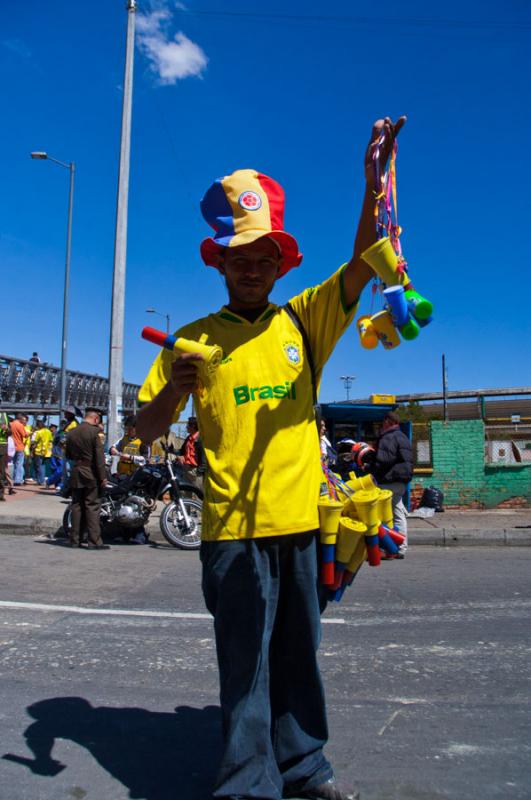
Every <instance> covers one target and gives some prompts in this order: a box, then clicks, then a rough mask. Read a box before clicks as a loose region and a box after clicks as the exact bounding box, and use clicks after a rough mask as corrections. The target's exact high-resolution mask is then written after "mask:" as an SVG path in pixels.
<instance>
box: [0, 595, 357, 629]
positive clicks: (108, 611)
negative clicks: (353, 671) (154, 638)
mask: <svg viewBox="0 0 531 800" xmlns="http://www.w3.org/2000/svg"><path fill="white" fill-rule="evenodd" d="M0 608H12V609H17V608H18V609H22V610H26V611H63V612H66V613H69V614H86V615H90V614H92V615H96V616H104V617H105V616H106V617H148V618H149V617H151V618H153V617H157V618H162V619H207V620H211V619H212V617H211V615H210V614H194V613H192V612H188V611H134V610H132V609H131V610H129V609H121V608H88V607H86V606H56V605H49V604H47V603H19V602H15V601H10V600H0ZM322 621H323V623H326V624H328V625H344V624H345V620H344V619H341V618H339V617H329V618H327V619H323V620H322Z"/></svg>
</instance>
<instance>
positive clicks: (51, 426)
mask: <svg viewBox="0 0 531 800" xmlns="http://www.w3.org/2000/svg"><path fill="white" fill-rule="evenodd" d="M52 428H57V425H56V424H55V422H52V424H51V425H50V430H51V429H52Z"/></svg>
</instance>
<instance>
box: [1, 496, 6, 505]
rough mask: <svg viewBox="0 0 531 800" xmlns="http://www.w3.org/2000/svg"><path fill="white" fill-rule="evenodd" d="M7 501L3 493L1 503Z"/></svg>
mask: <svg viewBox="0 0 531 800" xmlns="http://www.w3.org/2000/svg"><path fill="white" fill-rule="evenodd" d="M5 502H6V499H5V497H4V495H2V497H0V503H5Z"/></svg>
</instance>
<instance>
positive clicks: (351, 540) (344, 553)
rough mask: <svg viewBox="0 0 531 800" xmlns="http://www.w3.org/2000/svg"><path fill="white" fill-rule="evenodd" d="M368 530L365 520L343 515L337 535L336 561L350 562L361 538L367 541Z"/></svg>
mask: <svg viewBox="0 0 531 800" xmlns="http://www.w3.org/2000/svg"><path fill="white" fill-rule="evenodd" d="M366 530H367V526H366V525H364V524H363V522H358V520H355V519H350V518H349V517H341V519H340V521H339V532H338V536H337V547H336V561H341V562H342V563H343V564H348V562H349V561H350V559H351V558H352V555H353V553H354V550H355V549H356V546H357V544H358V542H359V540H360V538H361V539H362V540H363V541H365V538H364V534H365V532H366Z"/></svg>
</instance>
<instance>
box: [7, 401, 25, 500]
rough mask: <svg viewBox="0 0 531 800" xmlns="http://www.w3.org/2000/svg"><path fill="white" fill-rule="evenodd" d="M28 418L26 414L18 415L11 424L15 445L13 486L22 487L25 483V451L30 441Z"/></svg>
mask: <svg viewBox="0 0 531 800" xmlns="http://www.w3.org/2000/svg"><path fill="white" fill-rule="evenodd" d="M27 422H28V418H27V416H26V414H22V413H20V412H19V413H18V414H17V415H16V417H15V419H14V420H13V421H12V422H11V425H10V428H11V436H12V437H13V443H14V445H15V455H14V456H13V484H14V486H22V484H23V483H24V450H25V448H26V442H27V441H28V439H29V435H28V431H27V429H26V425H27Z"/></svg>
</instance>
